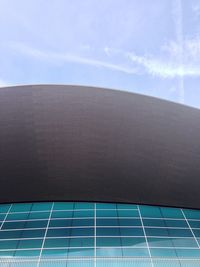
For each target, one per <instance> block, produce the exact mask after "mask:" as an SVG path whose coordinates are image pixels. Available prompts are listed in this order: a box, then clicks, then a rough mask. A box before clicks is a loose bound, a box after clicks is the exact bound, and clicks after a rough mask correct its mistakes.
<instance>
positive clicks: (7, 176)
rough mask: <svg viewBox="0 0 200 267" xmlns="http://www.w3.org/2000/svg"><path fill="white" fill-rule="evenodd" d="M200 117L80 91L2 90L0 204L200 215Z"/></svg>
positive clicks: (136, 98)
mask: <svg viewBox="0 0 200 267" xmlns="http://www.w3.org/2000/svg"><path fill="white" fill-rule="evenodd" d="M199 188H200V111H199V110H197V109H194V108H189V107H186V106H183V105H179V104H175V103H171V102H167V101H164V100H159V99H155V98H152V97H147V96H141V95H137V94H133V93H127V92H121V91H114V90H104V89H99V88H91V87H81V86H60V85H38V86H17V87H8V88H1V89H0V202H1V203H6V202H23V201H48V200H54V201H106V202H125V203H138V204H154V205H166V206H177V207H191V208H200V192H199Z"/></svg>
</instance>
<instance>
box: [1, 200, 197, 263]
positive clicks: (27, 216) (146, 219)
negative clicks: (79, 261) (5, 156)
mask: <svg viewBox="0 0 200 267" xmlns="http://www.w3.org/2000/svg"><path fill="white" fill-rule="evenodd" d="M22 257H23V258H24V257H25V258H26V257H34V259H35V261H36V264H35V265H34V267H38V266H40V265H38V263H40V261H41V260H42V259H45V258H55V257H56V258H58V259H61V258H62V257H64V258H66V257H67V259H71V258H74V257H76V258H77V257H78V258H82V257H89V258H90V259H91V258H92V259H94V258H106V259H108V258H116V257H120V258H123V259H124V258H127V257H131V258H132V259H133V258H135V257H136V258H140V259H141V258H143V259H149V260H151V259H153V260H154V259H155V258H160V259H166V258H169V259H173V260H184V259H196V260H197V259H200V211H199V210H190V209H180V208H169V207H157V206H144V205H132V204H114V203H113V204H108V203H107V204H106V203H92V202H90V203H86V202H83V203H81V202H55V203H52V202H46V203H45V202H44V203H24V204H23V203H21V204H1V205H0V264H1V261H2V260H5V259H7V258H10V259H12V258H14V259H18V258H22ZM42 266H43V265H42ZM47 266H49V265H47ZM64 266H66V265H64ZM103 266H104V265H103ZM122 266H123V267H125V266H126V267H129V266H132V265H131V264H130V265H126V263H124V265H122ZM142 266H146V265H145V264H144V265H141V267H142ZM156 266H157V265H156ZM178 266H182V265H178ZM184 266H185V265H184ZM190 266H193V265H190ZM86 267H88V265H86ZM120 267H121V265H120Z"/></svg>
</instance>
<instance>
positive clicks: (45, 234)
mask: <svg viewBox="0 0 200 267" xmlns="http://www.w3.org/2000/svg"><path fill="white" fill-rule="evenodd" d="M53 208H54V202H53V203H52V206H51V210H50V214H49V218H48V222H47V226H46V230H45V233H44V238H43V242H42V247H41V250H40V255H39V258H38V262H37V267H39V265H40V260H41V256H42V251H43V248H44V243H45V240H46V236H47V231H48V229H49V224H50V220H51V215H52V212H53Z"/></svg>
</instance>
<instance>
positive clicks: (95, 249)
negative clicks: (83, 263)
mask: <svg viewBox="0 0 200 267" xmlns="http://www.w3.org/2000/svg"><path fill="white" fill-rule="evenodd" d="M96 266H97V204H96V203H94V267H96Z"/></svg>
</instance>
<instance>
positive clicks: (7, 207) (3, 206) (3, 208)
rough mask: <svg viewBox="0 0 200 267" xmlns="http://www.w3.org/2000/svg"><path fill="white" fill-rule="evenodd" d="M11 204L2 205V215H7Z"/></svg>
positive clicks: (0, 206)
mask: <svg viewBox="0 0 200 267" xmlns="http://www.w3.org/2000/svg"><path fill="white" fill-rule="evenodd" d="M10 206H11V204H1V205H0V213H7V212H8V211H9V209H10Z"/></svg>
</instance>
